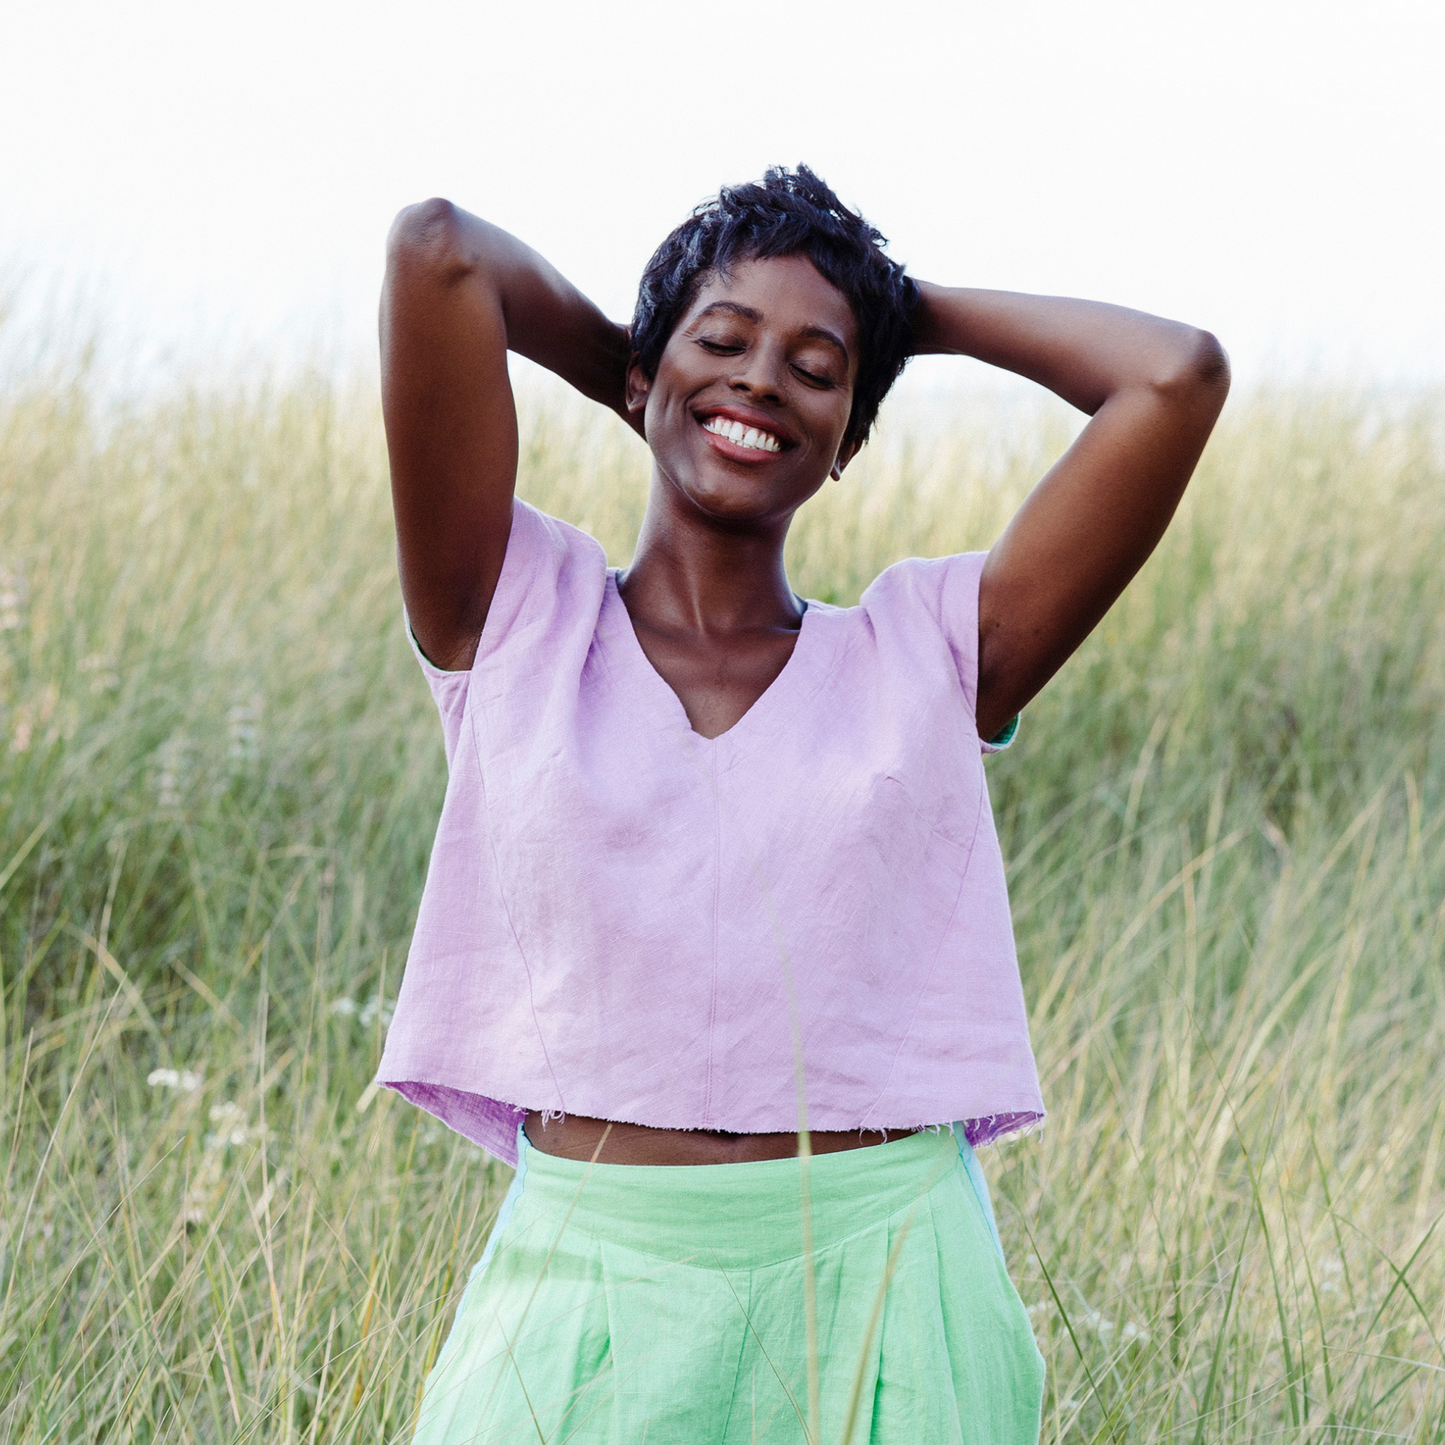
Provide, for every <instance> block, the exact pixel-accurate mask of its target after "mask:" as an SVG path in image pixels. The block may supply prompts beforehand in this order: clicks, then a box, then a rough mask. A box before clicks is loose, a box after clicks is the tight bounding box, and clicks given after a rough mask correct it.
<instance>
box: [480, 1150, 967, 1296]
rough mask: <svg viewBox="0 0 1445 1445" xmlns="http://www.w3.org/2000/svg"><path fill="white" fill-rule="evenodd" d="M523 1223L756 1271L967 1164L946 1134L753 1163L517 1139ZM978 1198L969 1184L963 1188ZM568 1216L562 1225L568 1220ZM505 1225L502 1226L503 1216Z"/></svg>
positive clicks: (906, 1201)
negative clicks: (644, 1159) (545, 1145)
mask: <svg viewBox="0 0 1445 1445" xmlns="http://www.w3.org/2000/svg"><path fill="white" fill-rule="evenodd" d="M518 1164H519V1168H518V1182H519V1183H520V1184H521V1186H522V1187H521V1191H520V1199H519V1201H518V1203H519V1208H518V1217H517V1224H518V1225H521V1224H522V1223H523V1217H524V1216H526V1217H527V1218H528V1219H529V1220H530V1221H531V1222H533V1223H535V1224H536V1225H538V1226H540V1227H542V1228H544V1229H545V1228H546V1227H547V1221H555V1223H553V1225H552V1227H553V1228H555V1229H556V1230H557V1231H558V1233H559V1237H560V1235H561V1234H562V1233H563V1232H565V1231H571V1230H576V1231H579V1232H580V1233H584V1234H589V1235H593V1236H597V1237H600V1238H601V1239H603V1240H604V1241H606V1240H611V1241H612V1242H614V1243H617V1244H620V1245H623V1246H625V1247H626V1248H628V1249H634V1250H639V1251H641V1252H643V1253H645V1254H652V1255H657V1256H659V1257H662V1258H667V1259H674V1260H681V1259H684V1258H685V1259H688V1260H690V1261H691V1262H693V1263H694V1264H697V1265H702V1266H706V1265H708V1264H711V1263H716V1264H717V1265H718V1266H720V1267H724V1268H737V1267H739V1266H746V1267H749V1268H758V1267H762V1266H766V1265H767V1264H770V1263H778V1262H781V1261H783V1260H786V1259H794V1258H797V1257H798V1256H800V1255H802V1254H803V1253H804V1252H805V1247H804V1231H803V1219H804V1193H805V1188H806V1196H807V1203H808V1215H809V1217H810V1218H811V1222H812V1235H813V1238H812V1248H813V1249H814V1250H815V1251H821V1250H824V1249H827V1248H829V1247H831V1246H832V1245H835V1244H837V1243H840V1242H841V1241H842V1240H844V1239H847V1238H848V1237H849V1236H851V1235H854V1234H857V1233H859V1232H860V1231H862V1230H865V1229H869V1228H871V1227H872V1226H873V1225H875V1224H877V1223H879V1222H880V1221H882V1220H884V1219H887V1218H889V1217H890V1216H893V1215H897V1214H906V1213H907V1212H908V1211H910V1210H912V1209H914V1208H915V1207H918V1206H920V1205H921V1202H922V1200H923V1197H924V1196H925V1195H926V1194H927V1193H928V1192H929V1191H930V1190H931V1189H933V1188H935V1187H936V1186H937V1185H938V1184H940V1183H942V1182H943V1181H944V1180H946V1179H949V1178H951V1177H954V1176H955V1175H956V1174H957V1173H958V1172H959V1171H962V1170H964V1169H965V1164H964V1161H963V1160H962V1159H961V1158H960V1154H959V1144H958V1142H957V1140H956V1139H955V1137H954V1135H953V1134H952V1133H950V1132H949V1131H948V1130H942V1131H939V1132H934V1131H932V1130H925V1131H923V1132H921V1133H917V1134H908V1135H905V1136H904V1137H902V1138H899V1139H894V1140H891V1141H890V1142H888V1143H886V1144H870V1145H867V1146H865V1147H863V1148H859V1149H845V1150H840V1151H839V1152H837V1153H833V1154H820V1155H814V1156H813V1157H812V1158H811V1159H809V1160H808V1161H807V1164H806V1174H805V1165H804V1163H803V1161H802V1160H800V1159H796V1158H794V1159H763V1160H756V1161H753V1162H750V1163H746V1164H691V1165H686V1164H684V1165H651V1164H588V1163H586V1162H584V1161H578V1160H573V1159H562V1158H559V1157H557V1156H556V1155H554V1154H544V1153H542V1152H541V1151H540V1150H539V1149H535V1148H532V1147H531V1146H530V1145H529V1144H527V1143H526V1141H525V1138H524V1139H523V1140H522V1141H521V1153H520V1157H519V1161H518ZM967 1187H969V1189H970V1192H972V1184H971V1183H970V1185H968V1186H967ZM564 1220H565V1224H564V1223H563V1221H564ZM499 1223H500V1221H499Z"/></svg>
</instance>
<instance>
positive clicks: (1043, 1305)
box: [1027, 1299, 1049, 1319]
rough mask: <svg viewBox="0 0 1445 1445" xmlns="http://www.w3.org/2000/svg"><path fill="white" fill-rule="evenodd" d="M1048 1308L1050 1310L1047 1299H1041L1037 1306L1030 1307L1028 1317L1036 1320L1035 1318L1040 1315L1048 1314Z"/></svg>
mask: <svg viewBox="0 0 1445 1445" xmlns="http://www.w3.org/2000/svg"><path fill="white" fill-rule="evenodd" d="M1048 1308H1049V1302H1048V1300H1046V1299H1041V1300H1040V1301H1039V1302H1038V1304H1036V1305H1030V1306H1029V1307H1028V1310H1027V1314H1028V1317H1029V1318H1030V1319H1035V1318H1037V1317H1038V1316H1039V1315H1041V1314H1045V1313H1047V1312H1048Z"/></svg>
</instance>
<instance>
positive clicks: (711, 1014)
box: [700, 740, 722, 1129]
mask: <svg viewBox="0 0 1445 1445" xmlns="http://www.w3.org/2000/svg"><path fill="white" fill-rule="evenodd" d="M711 752H712V759H711V761H712V768H711V772H710V780H711V782H712V815H713V873H712V996H711V998H710V999H709V1001H708V1010H707V1085H706V1088H705V1090H704V1092H703V1100H702V1124H701V1126H700V1127H701V1128H704V1129H707V1128H710V1127H711V1126H712V1071H713V1048H714V1044H715V1040H716V1030H717V990H718V930H719V926H720V922H721V917H722V799H721V798H720V797H719V787H720V784H719V782H718V759H717V755H718V750H717V746H716V740H714V745H713V747H712V749H711Z"/></svg>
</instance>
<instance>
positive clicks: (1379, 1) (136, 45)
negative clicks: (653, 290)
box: [0, 0, 1445, 381]
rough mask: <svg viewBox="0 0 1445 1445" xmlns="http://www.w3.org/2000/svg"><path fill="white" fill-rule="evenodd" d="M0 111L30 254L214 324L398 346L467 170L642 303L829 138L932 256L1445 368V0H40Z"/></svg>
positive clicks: (1274, 345) (944, 277)
mask: <svg viewBox="0 0 1445 1445" xmlns="http://www.w3.org/2000/svg"><path fill="white" fill-rule="evenodd" d="M0 137H3V143H0V270H3V271H6V272H8V273H9V275H10V278H11V280H12V282H13V281H14V279H15V278H16V277H19V276H22V275H24V276H27V277H29V280H28V281H27V283H26V284H27V285H28V286H29V287H30V291H31V295H32V300H33V296H34V294H35V293H36V292H38V291H40V290H43V285H42V283H46V282H50V283H53V282H54V281H55V280H56V278H63V279H65V280H66V281H68V282H73V281H74V280H75V279H76V278H86V279H87V280H88V281H89V282H90V294H91V295H92V297H93V298H94V300H95V304H97V305H99V306H100V307H101V309H102V310H103V311H104V312H105V313H106V314H108V315H109V316H111V317H112V318H113V319H115V320H116V321H117V322H118V323H119V324H120V328H121V329H126V328H129V330H130V331H131V332H132V333H133V334H134V335H137V336H144V337H145V338H146V339H148V340H149V341H151V342H153V343H158V344H159V345H161V346H163V347H171V348H175V349H178V350H180V351H182V352H189V351H193V349H194V348H195V347H197V346H202V345H213V344H214V343H216V342H217V341H222V340H223V341H224V342H225V343H226V344H228V345H239V344H246V345H249V346H251V347H252V348H253V349H259V350H262V351H265V350H268V349H269V350H275V351H277V352H281V351H283V350H285V349H286V348H293V349H294V348H296V347H297V346H302V345H305V344H306V343H308V342H309V341H311V340H312V339H313V338H318V337H319V338H322V339H323V341H324V342H325V343H326V344H328V345H330V346H331V347H332V348H333V349H335V348H336V347H338V346H339V347H340V348H341V349H343V350H346V349H348V348H351V347H355V348H357V349H363V348H365V349H368V350H369V349H370V347H371V346H372V344H373V343H372V340H371V338H372V334H373V326H374V309H375V295H376V290H377V285H378V281H379V276H380V266H381V255H382V244H383V239H384V236H385V233H386V228H387V225H388V223H389V221H390V218H391V216H392V215H393V213H394V212H395V211H396V210H397V208H398V207H400V206H401V205H403V204H405V203H406V202H407V201H410V200H415V199H420V198H421V197H424V196H427V195H431V194H436V193H440V194H444V195H448V196H450V197H451V198H452V199H454V200H456V201H458V202H459V203H460V204H462V205H464V206H466V207H468V208H469V209H472V210H476V211H479V212H481V213H482V214H484V215H487V216H488V217H489V218H491V219H493V220H495V221H497V222H499V223H500V224H502V225H504V226H507V227H508V228H509V229H511V230H513V231H515V232H517V233H518V234H519V235H521V236H522V237H523V238H524V239H526V240H528V241H530V242H531V243H532V244H533V245H535V246H536V247H537V248H538V249H539V250H541V251H542V252H544V254H546V255H548V256H549V257H550V258H551V259H552V260H554V261H555V262H556V263H557V264H558V265H559V266H560V267H561V268H562V269H563V270H564V271H566V272H567V273H568V274H569V275H571V276H572V277H573V279H574V280H576V281H577V282H578V283H579V284H580V285H581V286H582V287H583V288H584V289H585V290H587V291H588V292H589V293H590V294H592V295H593V296H594V297H595V298H596V299H597V300H598V301H599V302H600V303H601V304H602V305H603V306H604V307H605V308H607V309H608V310H609V311H610V312H611V313H612V314H613V315H616V316H619V317H622V316H625V315H626V314H627V313H628V312H629V311H630V309H631V300H632V294H633V289H634V287H635V284H636V279H637V275H638V272H639V271H640V269H641V267H642V264H643V263H644V261H645V260H646V258H647V256H648V255H649V254H650V252H651V251H652V249H653V247H654V246H655V245H656V243H657V242H658V241H659V240H660V239H661V237H662V235H663V234H664V233H665V232H666V231H667V230H668V229H669V228H670V227H671V226H672V225H674V224H675V223H676V222H677V221H678V220H680V219H681V217H682V216H683V214H684V213H685V212H686V211H687V209H688V208H689V207H690V206H691V205H693V204H694V203H695V202H696V201H698V200H699V199H701V198H702V197H703V196H705V195H706V194H708V193H709V192H711V191H713V190H715V189H716V188H717V186H718V185H719V184H720V183H723V182H727V181H732V180H741V179H746V178H751V177H753V176H755V175H756V174H757V173H759V172H760V171H761V170H762V168H763V167H764V166H765V165H766V164H768V163H769V162H772V161H782V162H788V163H791V162H795V161H798V160H806V161H808V162H809V163H810V164H811V165H813V166H814V168H815V169H817V170H818V171H819V172H820V173H821V174H822V175H823V176H824V177H825V178H826V179H828V180H829V181H830V182H831V183H832V184H833V185H834V187H835V188H836V189H837V190H838V191H839V193H840V194H841V195H842V196H843V198H844V200H845V201H847V202H849V203H850V204H853V205H855V206H857V207H859V208H860V209H862V210H863V211H864V212H865V214H867V215H868V216H869V218H870V219H872V220H873V221H875V222H876V223H877V224H878V225H879V226H880V227H881V228H882V229H883V230H884V231H885V232H886V233H887V234H888V235H889V236H890V238H891V240H892V248H891V249H892V251H893V254H894V255H896V256H898V257H899V258H900V259H902V260H904V261H906V262H907V263H908V264H909V265H910V266H912V267H913V268H914V269H915V270H916V271H917V273H918V274H920V275H922V276H925V277H927V278H929V279H932V280H937V281H944V282H953V283H957V284H976V285H983V286H1000V287H1010V288H1016V289H1022V290H1033V291H1046V292H1058V293H1072V294H1077V295H1084V296H1093V297H1099V298H1102V299H1105V300H1115V301H1120V302H1124V303H1127V304H1130V305H1135V306H1140V307H1143V308H1145V309H1148V310H1155V311H1159V312H1161V313H1163V314H1165V315H1170V316H1176V317H1179V318H1181V319H1184V320H1188V321H1192V322H1196V323H1198V324H1200V325H1204V326H1208V327H1211V328H1212V329H1213V330H1215V331H1216V332H1217V333H1218V334H1219V336H1220V337H1221V339H1222V340H1223V341H1224V343H1225V345H1226V346H1227V347H1228V348H1229V349H1230V351H1231V353H1232V354H1233V356H1234V358H1235V363H1236V371H1237V372H1238V373H1239V374H1241V375H1243V376H1253V377H1259V376H1268V375H1274V374H1280V373H1287V374H1298V373H1300V372H1305V371H1311V370H1315V371H1320V370H1323V371H1325V372H1328V373H1330V374H1333V375H1341V374H1345V373H1350V374H1354V375H1358V376H1361V377H1362V378H1365V379H1368V380H1371V381H1394V380H1408V381H1438V380H1442V379H1445V346H1442V337H1445V284H1442V279H1441V258H1442V257H1445V234H1442V232H1445V224H1442V220H1445V194H1442V192H1445V187H1442V180H1445V6H1442V5H1441V4H1440V0H1372V3H1370V4H1360V3H1358V0H1357V3H1355V4H1352V5H1348V6H1346V5H1344V4H1341V3H1337V0H1309V3H1306V0H1299V3H1296V0H1244V3H1240V0H1213V3H1211V4H1208V5H1203V4H1195V5H1180V4H1166V3H1160V0H1146V3H1136V0H1097V3H1092V4H1085V3H1079V0H1071V3H1065V0H1012V3H1005V0H992V3H989V4H980V3H975V0H954V3H948V4H939V3H930V0H891V3H884V0H874V3H871V4H861V3H854V0H824V3H801V0H770V3H767V4H765V5H752V6H700V5H696V4H689V3H684V0H667V3H658V0H616V3H612V4H605V3H602V0H590V3H571V0H523V3H511V4H506V5H500V4H491V3H486V0H475V3H471V4H460V3H453V0H411V3H408V4H405V5H401V4H392V5H378V4H367V3H358V0H350V3H347V4H339V3H321V0H286V3H278V0H247V3H245V4H228V5H220V4H215V3H196V0H187V3H179V0H132V3H122V4H117V3H115V0H110V3H107V4H99V3H88V0H44V3H41V0H24V3H20V0H5V3H4V5H3V7H0ZM931 364H932V365H935V366H938V365H944V366H946V365H947V364H948V363H931Z"/></svg>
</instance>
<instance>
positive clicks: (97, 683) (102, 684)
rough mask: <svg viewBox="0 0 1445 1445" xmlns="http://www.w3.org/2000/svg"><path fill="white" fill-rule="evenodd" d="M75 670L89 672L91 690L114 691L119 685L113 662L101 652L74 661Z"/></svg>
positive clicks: (118, 674) (117, 673) (118, 675)
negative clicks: (76, 661)
mask: <svg viewBox="0 0 1445 1445" xmlns="http://www.w3.org/2000/svg"><path fill="white" fill-rule="evenodd" d="M76 670H77V671H79V672H88V673H89V674H90V690H91V692H114V691H115V689H116V688H118V687H119V686H120V673H119V672H118V671H117V670H116V666H115V663H114V662H113V661H112V660H111V659H110V658H108V657H107V656H106V655H105V654H104V653H102V652H95V653H92V654H91V655H90V656H89V657H82V658H81V659H80V661H79V662H78V663H76Z"/></svg>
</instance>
